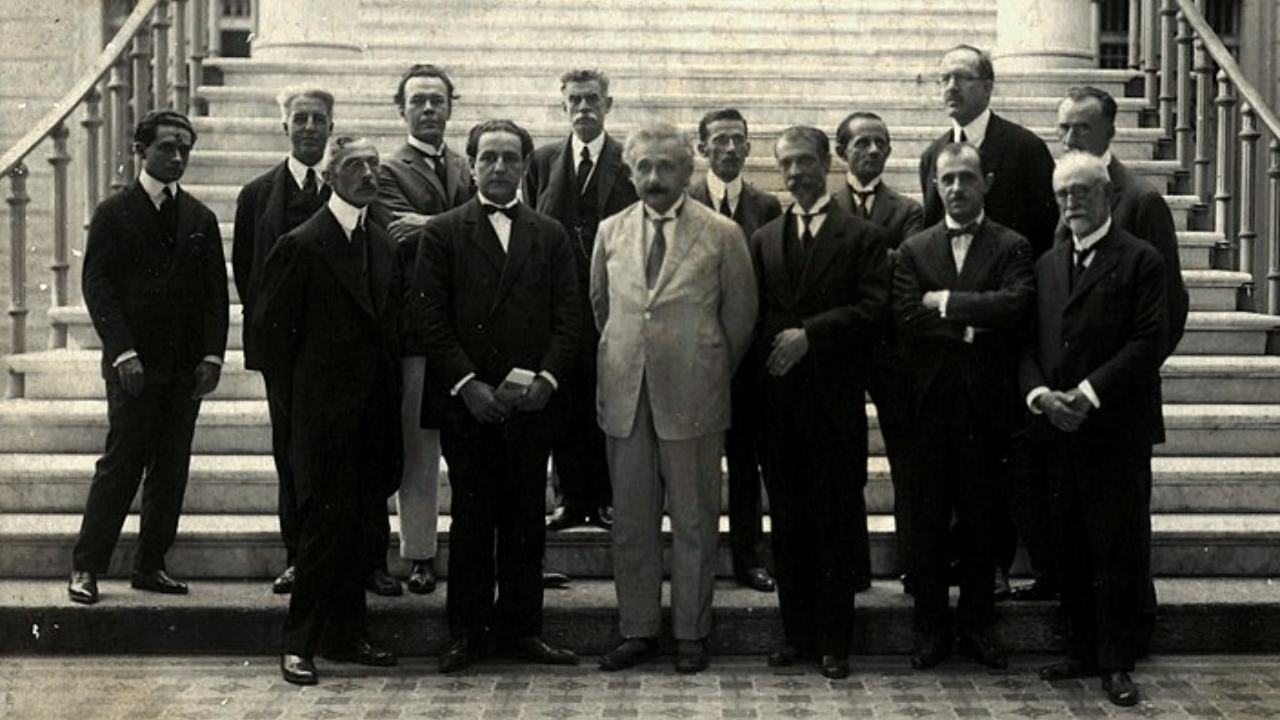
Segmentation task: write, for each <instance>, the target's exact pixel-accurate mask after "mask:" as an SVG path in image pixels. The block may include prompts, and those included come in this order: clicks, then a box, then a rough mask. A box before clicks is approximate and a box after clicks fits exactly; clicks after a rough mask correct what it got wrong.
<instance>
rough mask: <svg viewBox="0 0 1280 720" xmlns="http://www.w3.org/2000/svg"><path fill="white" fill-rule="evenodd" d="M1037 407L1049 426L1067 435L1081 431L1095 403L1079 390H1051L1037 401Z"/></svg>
mask: <svg viewBox="0 0 1280 720" xmlns="http://www.w3.org/2000/svg"><path fill="white" fill-rule="evenodd" d="M1036 405H1037V406H1038V407H1039V408H1040V412H1042V413H1044V416H1045V418H1047V419H1048V420H1049V424H1051V425H1053V426H1054V427H1055V428H1057V429H1059V430H1061V431H1062V432H1066V433H1073V432H1075V431H1076V430H1079V429H1080V426H1081V425H1082V424H1084V421H1085V419H1086V418H1088V416H1089V412H1090V411H1091V410H1093V403H1091V402H1089V398H1087V397H1085V394H1084V393H1082V392H1080V390H1079V388H1075V389H1072V390H1068V391H1066V392H1061V391H1058V390H1050V391H1049V392H1047V393H1045V394H1043V395H1041V396H1040V397H1039V398H1037V399H1036Z"/></svg>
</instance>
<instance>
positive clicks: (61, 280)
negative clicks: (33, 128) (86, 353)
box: [49, 123, 71, 348]
mask: <svg viewBox="0 0 1280 720" xmlns="http://www.w3.org/2000/svg"><path fill="white" fill-rule="evenodd" d="M70 135H71V132H70V131H69V130H67V125H66V123H58V124H57V125H56V126H55V127H54V128H53V131H52V132H50V133H49V137H51V138H53V154H52V155H50V156H49V164H50V165H52V166H53V262H52V263H51V264H50V265H49V269H50V270H53V296H52V297H51V298H50V303H49V305H50V307H55V308H59V307H66V305H67V271H68V270H69V269H70V268H71V263H70V262H69V261H68V257H67V214H68V213H67V204H68V202H69V199H70V198H69V197H68V193H67V164H68V163H70V162H71V155H70V154H68V153H67V137H68V136H70ZM66 346H67V326H66V325H63V324H60V323H59V324H55V325H54V326H53V332H52V334H50V335H49V347H51V348H65V347H66Z"/></svg>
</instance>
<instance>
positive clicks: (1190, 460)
mask: <svg viewBox="0 0 1280 720" xmlns="http://www.w3.org/2000/svg"><path fill="white" fill-rule="evenodd" d="M96 460H97V455H96V454H92V453H74V454H73V453H63V454H0V508H4V509H5V511H6V512H15V513H78V512H81V511H82V510H83V509H84V503H85V498H86V497H87V496H88V492H89V481H90V479H91V478H92V476H93V469H94V462H95V461H96ZM442 465H443V467H442V469H441V473H440V513H441V514H442V515H448V514H449V507H450V498H451V495H452V493H451V490H450V487H449V470H448V464H447V463H442ZM1152 472H1153V475H1154V490H1153V492H1152V499H1151V508H1152V511H1153V512H1156V513H1259V512H1261V513H1280V483H1278V482H1276V478H1277V477H1280V458H1275V457H1240V458H1230V457H1228V458H1223V457H1156V458H1154V459H1153V461H1152ZM867 473H868V483H867V487H866V490H865V493H864V495H865V497H866V502H867V508H868V511H869V512H871V513H874V514H887V513H891V512H892V511H893V485H892V483H891V482H890V479H889V463H888V461H887V460H886V459H885V458H884V456H882V455H873V456H871V457H870V458H868V460H867ZM727 493H728V489H727V487H723V488H722V490H721V502H722V507H723V508H724V511H726V512H727V508H728V505H727ZM551 504H552V503H551V502H549V507H548V509H550V505H551ZM765 506H766V507H765V509H766V511H767V510H768V502H767V498H766V502H765ZM183 508H184V511H185V512H187V513H190V514H193V515H208V514H232V515H252V514H260V515H271V514H272V513H274V512H275V511H276V472H275V465H274V464H273V462H272V459H271V456H270V455H267V454H256V455H195V456H194V457H192V459H191V479H190V482H189V484H188V486H187V494H186V502H185V504H184V506H183ZM134 510H135V511H136V510H137V504H136V503H135V504H134ZM388 511H389V512H390V513H392V514H395V512H396V506H395V503H394V502H389V503H388Z"/></svg>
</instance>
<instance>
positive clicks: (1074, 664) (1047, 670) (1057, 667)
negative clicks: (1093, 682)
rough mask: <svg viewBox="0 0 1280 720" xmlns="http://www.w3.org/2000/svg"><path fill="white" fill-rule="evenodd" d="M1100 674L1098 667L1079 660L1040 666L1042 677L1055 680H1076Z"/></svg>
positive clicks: (1042, 678) (1051, 680)
mask: <svg viewBox="0 0 1280 720" xmlns="http://www.w3.org/2000/svg"><path fill="white" fill-rule="evenodd" d="M1097 674H1098V668H1096V667H1093V666H1092V665H1086V664H1084V663H1082V662H1080V661H1079V660H1063V661H1062V662H1056V663H1053V664H1052V665H1045V666H1044V667H1042V668H1040V673H1039V675H1040V679H1041V680H1047V681H1049V682H1053V681H1055V680H1076V679H1079V678H1087V677H1094V676H1096V675H1097Z"/></svg>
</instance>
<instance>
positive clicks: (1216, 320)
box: [1177, 312, 1280, 356]
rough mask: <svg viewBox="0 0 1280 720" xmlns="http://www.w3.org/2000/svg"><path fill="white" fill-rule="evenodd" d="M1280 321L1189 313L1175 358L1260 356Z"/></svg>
mask: <svg viewBox="0 0 1280 720" xmlns="http://www.w3.org/2000/svg"><path fill="white" fill-rule="evenodd" d="M1278 327H1280V318H1278V317H1276V316H1273V315H1264V314H1261V313H1250V312H1193V313H1190V314H1189V315H1188V316H1187V328H1186V332H1185V333H1184V334H1183V336H1182V342H1180V343H1178V349H1177V354H1178V355H1197V356H1199V355H1262V354H1264V353H1266V352H1267V351H1268V350H1267V345H1268V337H1269V336H1270V335H1271V334H1272V333H1274V332H1275V331H1276V330H1277V328H1278Z"/></svg>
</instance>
